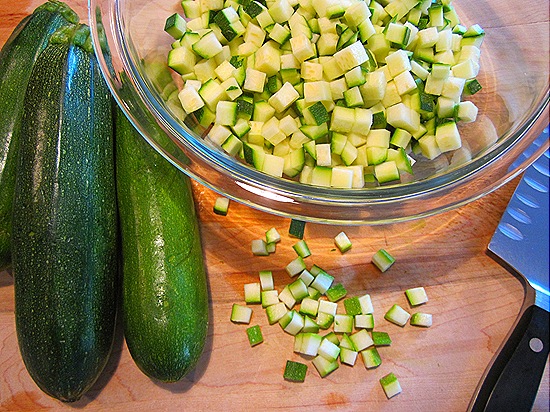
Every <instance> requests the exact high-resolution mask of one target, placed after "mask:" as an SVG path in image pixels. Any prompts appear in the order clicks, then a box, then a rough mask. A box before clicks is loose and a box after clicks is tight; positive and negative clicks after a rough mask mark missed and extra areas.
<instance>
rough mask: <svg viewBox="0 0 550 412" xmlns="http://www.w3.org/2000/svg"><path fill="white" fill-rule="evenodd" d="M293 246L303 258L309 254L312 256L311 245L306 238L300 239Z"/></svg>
mask: <svg viewBox="0 0 550 412" xmlns="http://www.w3.org/2000/svg"><path fill="white" fill-rule="evenodd" d="M292 248H293V249H294V251H295V252H296V253H297V254H298V256H300V257H302V258H307V257H308V256H311V251H310V250H309V247H308V245H307V243H306V241H305V240H304V239H300V240H299V241H298V242H296V243H295V244H294V245H292Z"/></svg>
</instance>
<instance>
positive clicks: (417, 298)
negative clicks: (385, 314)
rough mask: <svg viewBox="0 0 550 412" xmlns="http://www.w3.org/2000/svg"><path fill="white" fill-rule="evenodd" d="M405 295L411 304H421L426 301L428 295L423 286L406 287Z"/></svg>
mask: <svg viewBox="0 0 550 412" xmlns="http://www.w3.org/2000/svg"><path fill="white" fill-rule="evenodd" d="M405 295H406V296H407V299H408V300H409V303H410V304H411V305H412V306H417V305H422V304H423V303H426V302H427V301H428V295H427V294H426V290H425V289H424V288H423V287H417V288H410V289H407V290H406V291H405Z"/></svg>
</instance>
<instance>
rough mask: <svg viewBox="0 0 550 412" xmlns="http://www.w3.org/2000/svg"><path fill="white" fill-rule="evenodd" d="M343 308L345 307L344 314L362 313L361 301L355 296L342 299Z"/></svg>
mask: <svg viewBox="0 0 550 412" xmlns="http://www.w3.org/2000/svg"><path fill="white" fill-rule="evenodd" d="M344 308H345V309H346V314H348V315H350V316H355V315H360V314H361V313H362V312H361V302H360V301H359V298H358V297H356V296H354V297H351V298H347V299H344Z"/></svg>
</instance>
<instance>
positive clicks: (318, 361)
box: [312, 355, 339, 378]
mask: <svg viewBox="0 0 550 412" xmlns="http://www.w3.org/2000/svg"><path fill="white" fill-rule="evenodd" d="M312 363H313V366H315V369H317V372H319V375H320V376H321V378H324V377H325V376H327V375H328V374H330V373H331V372H334V371H335V370H336V369H338V367H339V364H338V361H336V360H334V361H329V360H327V359H326V358H324V357H323V356H321V355H318V356H317V357H315V359H313V361H312Z"/></svg>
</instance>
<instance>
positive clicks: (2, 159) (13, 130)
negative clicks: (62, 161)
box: [0, 1, 78, 270]
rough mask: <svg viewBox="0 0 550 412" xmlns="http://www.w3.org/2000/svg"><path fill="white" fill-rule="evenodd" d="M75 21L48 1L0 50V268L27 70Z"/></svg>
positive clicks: (5, 253)
mask: <svg viewBox="0 0 550 412" xmlns="http://www.w3.org/2000/svg"><path fill="white" fill-rule="evenodd" d="M69 23H78V16H77V15H76V13H75V12H74V11H73V10H71V9H70V8H69V7H68V6H67V5H66V4H64V3H61V2H58V1H48V2H47V3H45V4H43V5H41V6H39V7H38V8H37V9H36V10H34V12H33V13H32V14H31V15H30V16H27V17H25V18H24V19H23V20H22V21H21V22H20V23H19V25H18V26H17V27H16V28H15V30H14V31H13V33H12V34H11V36H10V38H9V39H8V41H7V42H6V44H5V45H4V46H3V47H2V50H1V51H0V79H1V81H0V270H2V269H5V268H7V267H8V266H9V264H10V261H11V255H10V249H11V248H10V237H11V216H12V204H13V190H14V189H13V187H14V184H15V164H16V155H17V148H18V143H19V126H20V121H21V115H22V113H23V98H22V96H24V94H25V89H26V88H27V83H28V81H29V78H30V75H31V70H32V67H33V65H34V62H35V61H36V58H37V57H38V55H39V54H40V52H41V51H42V50H43V49H44V48H45V47H46V44H47V42H48V38H49V37H50V35H51V34H52V33H53V32H54V31H55V30H57V29H58V28H59V27H61V26H64V25H68V24H69Z"/></svg>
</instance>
